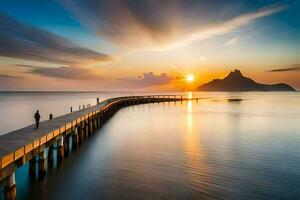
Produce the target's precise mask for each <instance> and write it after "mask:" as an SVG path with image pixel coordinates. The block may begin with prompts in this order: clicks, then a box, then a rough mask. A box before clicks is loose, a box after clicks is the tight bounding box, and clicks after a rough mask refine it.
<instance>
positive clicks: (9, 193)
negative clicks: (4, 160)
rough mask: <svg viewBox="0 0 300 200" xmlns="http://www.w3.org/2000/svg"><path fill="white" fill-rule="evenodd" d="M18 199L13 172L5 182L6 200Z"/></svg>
mask: <svg viewBox="0 0 300 200" xmlns="http://www.w3.org/2000/svg"><path fill="white" fill-rule="evenodd" d="M16 197H17V187H16V178H15V172H13V173H12V174H10V175H9V176H8V177H7V178H6V180H5V185H4V198H5V200H15V199H16Z"/></svg>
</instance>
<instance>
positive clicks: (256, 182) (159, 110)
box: [0, 93, 300, 199]
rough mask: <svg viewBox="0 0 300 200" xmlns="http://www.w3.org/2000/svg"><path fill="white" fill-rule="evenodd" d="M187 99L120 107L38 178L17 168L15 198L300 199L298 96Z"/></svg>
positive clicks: (216, 95)
mask: <svg viewBox="0 0 300 200" xmlns="http://www.w3.org/2000/svg"><path fill="white" fill-rule="evenodd" d="M77 95H79V94H77ZM80 95H81V96H85V95H86V94H80ZM189 95H194V96H199V97H201V98H203V99H201V100H199V101H198V102H196V101H194V102H186V103H182V104H181V103H176V104H175V103H164V104H162V103H161V104H148V105H138V106H131V107H127V108H124V109H122V110H120V111H119V112H117V113H116V114H115V115H114V116H113V118H111V119H110V120H109V121H108V122H107V123H106V124H105V126H103V127H102V128H101V129H100V130H99V131H98V132H97V133H96V134H94V135H93V136H92V137H90V138H89V139H88V140H86V141H85V142H84V143H83V144H82V145H81V146H80V147H79V148H78V149H77V150H75V151H71V152H70V154H69V155H68V156H67V158H66V159H65V160H63V162H61V163H60V164H58V163H55V164H54V166H53V167H52V168H49V169H48V174H47V176H46V177H45V178H44V179H42V180H31V179H30V178H29V177H28V165H25V166H24V167H22V168H20V169H18V171H17V174H16V181H17V197H18V199H300V190H299V187H300V170H299V169H300V168H299V166H300V94H299V93H194V94H191V93H190V94H189ZM89 97H91V99H90V102H91V103H92V101H93V99H94V96H91V95H90V94H89ZM89 97H88V98H89ZM88 98H87V99H88ZM47 101H51V100H49V99H47ZM55 101H56V100H54V102H53V104H52V105H55ZM61 101H62V102H63V100H61ZM29 102H30V101H29V100H28V101H27V106H29V105H28V104H30V103H29ZM78 102H79V100H78ZM10 103H12V104H13V102H10ZM2 105H3V102H2ZM30 106H31V107H32V106H34V105H30ZM22 107H23V106H22V105H20V110H19V112H20V113H21V115H22V112H23V110H22V109H21V108H22ZM25 107H26V106H25ZM66 108H68V107H66ZM42 109H46V108H42ZM56 112H59V110H57V111H56ZM23 114H24V113H23ZM0 115H1V114H0ZM1 119H3V116H2V115H1ZM20 123H21V122H20ZM23 123H24V122H23Z"/></svg>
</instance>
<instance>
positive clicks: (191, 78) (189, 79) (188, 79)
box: [186, 74, 195, 83]
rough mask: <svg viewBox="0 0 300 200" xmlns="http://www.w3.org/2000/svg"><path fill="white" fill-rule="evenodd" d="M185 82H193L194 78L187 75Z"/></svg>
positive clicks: (191, 75)
mask: <svg viewBox="0 0 300 200" xmlns="http://www.w3.org/2000/svg"><path fill="white" fill-rule="evenodd" d="M186 80H187V82H189V83H191V82H193V81H194V80H195V77H194V75H193V74H189V75H187V77H186Z"/></svg>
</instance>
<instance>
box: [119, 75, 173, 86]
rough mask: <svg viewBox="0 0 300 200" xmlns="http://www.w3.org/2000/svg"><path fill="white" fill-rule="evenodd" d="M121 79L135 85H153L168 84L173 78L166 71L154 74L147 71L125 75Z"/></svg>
mask: <svg viewBox="0 0 300 200" xmlns="http://www.w3.org/2000/svg"><path fill="white" fill-rule="evenodd" d="M121 80H123V81H125V82H126V83H128V84H130V85H134V86H137V87H150V86H154V85H164V84H168V83H170V82H171V81H172V80H173V78H172V77H170V76H169V75H167V74H166V73H161V74H158V75H155V74H154V73H153V72H147V73H143V74H142V75H140V76H138V77H127V78H123V79H121Z"/></svg>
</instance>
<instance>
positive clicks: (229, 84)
mask: <svg viewBox="0 0 300 200" xmlns="http://www.w3.org/2000/svg"><path fill="white" fill-rule="evenodd" d="M198 90H200V91H236V92H242V91H295V89H294V88H293V87H291V86H290V85H288V84H285V83H277V84H272V85H268V84H261V83H257V82H255V81H254V80H252V79H250V78H247V77H245V76H243V74H242V73H241V71H240V70H238V69H235V70H234V71H232V72H230V73H229V75H227V76H226V77H225V78H224V79H214V80H212V81H210V82H208V83H205V84H203V85H201V86H200V87H198Z"/></svg>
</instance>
